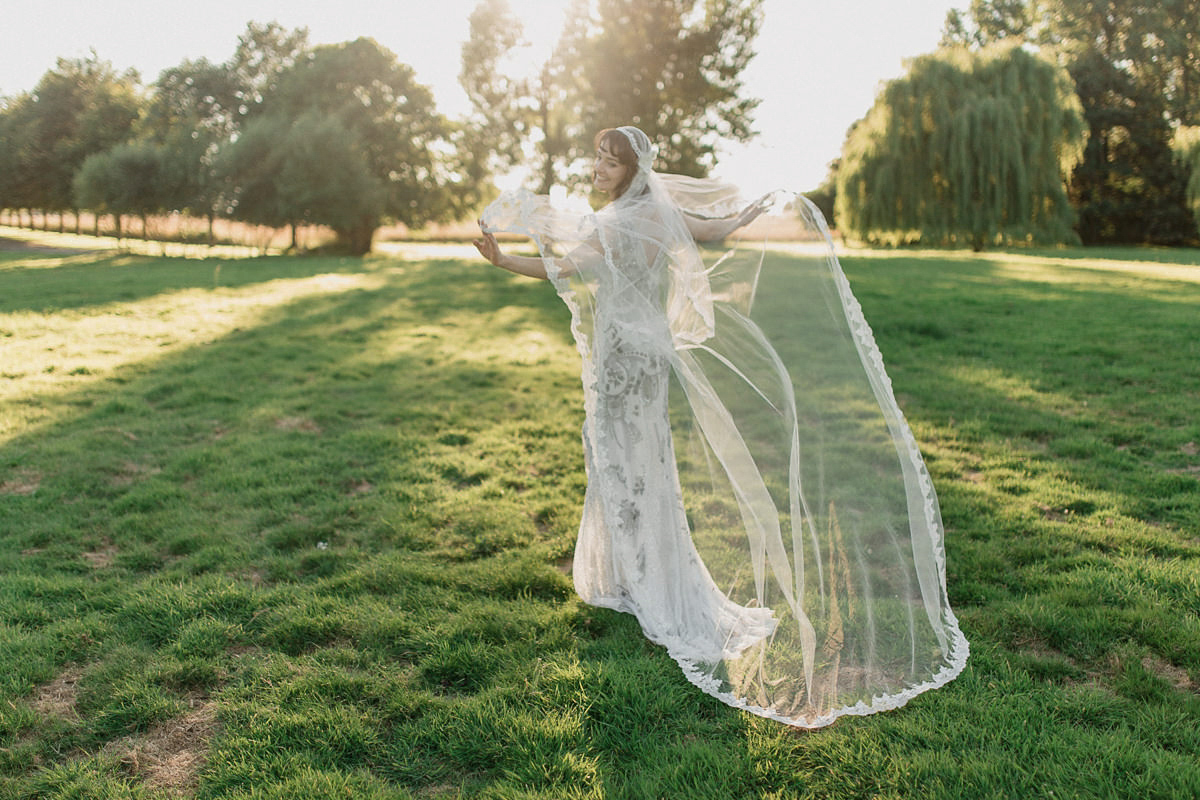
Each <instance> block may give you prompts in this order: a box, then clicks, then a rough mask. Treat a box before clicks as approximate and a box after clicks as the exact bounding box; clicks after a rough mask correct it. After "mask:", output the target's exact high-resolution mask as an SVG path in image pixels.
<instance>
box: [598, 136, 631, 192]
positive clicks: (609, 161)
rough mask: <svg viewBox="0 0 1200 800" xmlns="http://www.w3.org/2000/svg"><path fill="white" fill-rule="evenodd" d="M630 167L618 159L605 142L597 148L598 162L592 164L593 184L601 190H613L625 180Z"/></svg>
mask: <svg viewBox="0 0 1200 800" xmlns="http://www.w3.org/2000/svg"><path fill="white" fill-rule="evenodd" d="M628 172H629V167H627V166H625V165H624V164H622V163H621V162H620V161H617V157H616V156H615V155H613V153H612V151H611V150H609V149H608V148H607V147H605V146H604V145H603V144H601V145H600V147H599V148H598V149H597V150H596V163H595V164H594V165H593V166H592V186H594V187H595V188H596V190H597V191H600V192H611V191H612V190H613V189H616V188H617V187H618V186H620V185H621V181H623V180H625V175H626V173H628Z"/></svg>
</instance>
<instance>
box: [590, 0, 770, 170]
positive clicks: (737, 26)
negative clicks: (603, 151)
mask: <svg viewBox="0 0 1200 800" xmlns="http://www.w3.org/2000/svg"><path fill="white" fill-rule="evenodd" d="M761 22H762V3H761V1H760V0H741V1H740V2H739V1H738V0H708V2H705V3H704V4H703V5H702V6H700V4H698V3H697V2H696V1H695V0H599V3H598V6H597V14H596V16H595V17H594V33H593V34H592V35H591V36H589V37H587V38H586V39H585V40H584V42H583V43H582V45H581V48H580V50H581V52H580V55H579V57H580V59H581V61H582V64H583V67H582V72H583V74H584V75H585V76H586V85H587V89H588V91H589V94H590V96H591V97H592V98H593V100H594V102H593V103H591V104H589V105H588V106H587V107H586V108H585V111H584V115H583V117H584V124H585V127H586V128H587V129H589V130H595V129H598V128H601V127H610V126H612V125H614V124H620V123H621V122H629V123H632V124H634V125H637V126H638V127H640V128H641V129H642V130H644V131H645V132H646V133H647V135H649V136H650V139H651V141H654V142H657V143H658V145H659V154H658V158H659V163H660V164H661V165H662V167H663V169H666V170H668V171H671V172H680V173H683V174H692V175H704V174H707V172H708V171H709V170H710V169H711V168H712V167H713V166H714V164H715V161H716V145H717V142H718V141H719V140H720V139H733V140H737V141H744V140H746V139H749V138H750V137H751V135H752V130H751V128H750V119H751V115H752V113H753V111H754V109H755V107H756V106H757V105H758V100H756V99H752V98H746V97H743V96H742V80H741V74H742V71H743V70H744V69H745V68H746V65H747V64H749V62H750V59H751V58H753V57H754V51H753V50H752V44H753V42H754V38H755V36H757V34H758V28H759V25H760V24H761Z"/></svg>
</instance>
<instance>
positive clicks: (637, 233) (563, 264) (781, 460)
mask: <svg viewBox="0 0 1200 800" xmlns="http://www.w3.org/2000/svg"><path fill="white" fill-rule="evenodd" d="M653 158H654V148H653V147H652V145H651V143H650V141H649V139H648V138H647V137H646V135H645V133H643V132H642V131H641V130H639V129H637V128H633V127H629V126H626V127H622V128H618V129H611V130H606V131H602V132H601V133H600V134H599V135H598V136H597V137H596V161H595V166H594V171H593V184H594V187H595V188H596V189H597V190H599V191H601V192H605V193H607V194H608V195H609V198H610V202H609V203H608V204H607V205H606V206H604V207H603V208H602V209H600V210H599V211H597V212H595V213H582V214H580V213H571V212H568V211H564V210H561V209H557V208H555V207H553V206H552V205H551V204H550V202H549V200H548V198H546V197H541V196H535V195H532V194H530V193H528V192H523V191H522V192H514V193H506V194H505V195H502V196H501V197H500V198H499V199H498V200H497V201H496V202H494V203H493V204H492V205H491V206H489V207H488V209H487V210H486V211H485V212H484V215H483V218H482V219H481V222H480V224H481V228H482V230H483V234H482V236H481V238H479V239H478V240H476V242H475V244H476V246H477V247H478V249H479V251H480V253H481V254H482V255H483V256H484V258H486V259H487V260H488V261H490V262H491V263H493V264H495V265H497V266H500V267H502V268H505V269H508V270H510V271H513V272H516V273H519V274H523V275H528V276H531V277H537V278H546V279H549V280H550V281H551V282H552V283H553V284H554V286H555V288H556V290H557V291H558V293H559V294H560V296H561V297H562V298H563V300H564V301H565V302H566V303H567V305H568V307H569V308H570V310H571V314H572V332H573V334H574V337H575V341H576V344H577V346H578V349H579V351H580V354H581V356H582V359H583V383H584V403H585V410H586V421H585V424H584V436H583V438H584V450H585V463H586V466H587V473H588V488H587V494H586V497H585V500H584V509H583V518H582V522H581V525H580V531H579V539H578V542H577V544H576V549H575V558H574V569H573V573H574V580H575V587H576V590H577V592H578V593H579V595H580V597H581V598H582V599H583V600H584V601H586V602H588V603H591V604H593V605H598V606H605V607H608V608H613V609H616V610H618V611H624V612H629V613H632V614H634V615H635V616H636V617H637V619H638V621H639V622H640V623H641V626H642V629H643V631H644V632H645V633H646V635H647V636H648V637H649V638H650V639H651V640H653V641H655V642H657V643H659V644H661V645H663V646H664V647H666V648H667V650H668V652H669V653H670V654H671V656H672V657H674V658H675V660H676V661H677V662H678V663H679V664H680V666H681V667H682V668H683V670H684V673H685V674H686V675H687V677H688V678H689V679H690V680H691V681H692V682H693V683H695V684H696V685H697V686H699V687H700V688H702V689H704V690H705V691H707V692H709V693H710V694H712V695H714V696H716V697H718V698H720V699H722V700H723V701H725V702H727V703H729V704H731V705H734V706H737V707H740V708H744V709H746V710H748V711H751V712H753V713H757V714H760V715H762V716H767V717H771V718H774V719H778V720H780V721H782V722H786V723H788V724H792V725H797V726H801V727H819V726H821V725H825V724H828V723H829V722H832V721H833V720H834V719H836V718H837V717H839V716H841V715H843V714H848V713H849V714H865V713H871V712H873V711H878V710H883V709H886V708H894V707H896V706H898V705H901V704H903V703H904V702H906V701H907V700H908V699H909V698H911V697H913V696H915V695H916V694H918V693H920V692H921V691H924V690H925V689H928V688H932V687H934V686H937V685H941V684H942V683H945V682H946V681H948V680H950V679H952V678H953V677H954V676H955V675H957V674H958V672H959V671H961V669H962V668H963V665H964V663H965V660H966V657H967V644H966V640H965V638H964V637H963V636H962V634H961V632H960V631H959V629H958V625H957V621H956V620H955V619H954V616H953V613H952V612H951V611H950V608H949V605H948V603H947V602H946V596H945V577H944V556H943V551H942V530H941V521H940V517H939V515H938V512H937V505H936V499H935V498H934V495H933V489H932V485H931V484H930V481H929V477H928V473H927V472H926V471H925V468H924V464H923V462H922V461H921V457H920V454H919V452H918V450H917V447H916V444H915V442H914V441H913V439H912V435H911V433H910V432H909V430H908V427H907V425H905V424H904V421H903V417H902V416H901V415H900V412H899V409H898V408H897V406H896V403H895V399H894V398H893V396H892V393H891V387H890V384H889V383H888V382H887V377H886V374H885V373H884V372H883V367H882V361H881V360H880V358H879V354H878V350H877V349H876V348H875V344H874V341H873V339H872V337H871V334H870V330H869V328H867V326H866V324H865V322H864V321H863V320H862V317H861V311H859V309H858V304H857V302H855V301H854V298H853V295H851V294H850V291H849V286H848V285H847V284H846V282H845V279H844V277H843V276H842V273H841V270H840V267H839V266H838V264H837V260H836V258H834V257H833V255H832V248H831V245H830V244H829V241H828V234H827V232H826V231H825V228H824V224H823V221H821V220H820V216H819V214H818V213H816V211H815V209H813V208H812V206H811V204H808V203H807V202H806V201H803V199H802V198H798V197H797V196H795V195H789V194H786V193H782V192H780V193H774V194H772V195H768V196H766V197H764V198H761V199H760V200H759V201H757V202H754V203H749V204H747V203H745V202H744V201H743V200H742V199H741V198H740V196H739V195H738V193H737V191H736V189H735V188H734V187H731V186H727V185H723V184H719V183H716V182H714V181H708V180H697V179H690V178H684V177H682V176H672V175H662V174H659V173H655V172H654V171H653V169H652V164H653ZM763 213H767V214H770V215H787V216H789V217H792V218H798V219H801V220H804V221H806V222H807V223H809V226H810V229H811V233H812V234H813V235H812V237H811V240H812V243H813V244H812V245H810V246H809V247H808V248H806V249H804V250H802V252H801V253H800V254H798V255H795V256H792V257H791V258H782V259H772V260H771V261H767V260H765V259H764V257H763V256H764V250H763V248H762V247H759V248H754V249H748V248H739V247H733V248H728V249H727V248H710V247H708V246H706V245H705V244H704V243H710V242H720V241H722V240H725V239H727V238H728V237H730V236H731V235H733V234H735V233H736V232H738V231H740V230H741V229H743V228H744V227H745V226H746V225H748V224H749V223H751V222H753V221H754V220H755V219H757V218H758V217H759V216H760V215H761V214H763ZM501 230H503V231H512V232H517V233H521V234H525V235H528V236H530V237H531V238H532V239H533V240H534V242H535V243H536V244H537V247H538V251H539V255H538V256H514V255H511V254H508V253H504V252H502V251H501V249H500V247H499V246H498V244H497V242H496V239H495V237H494V235H493V233H494V232H496V231H501ZM698 242H700V243H701V244H697V243H698ZM813 245H815V247H814V246H813Z"/></svg>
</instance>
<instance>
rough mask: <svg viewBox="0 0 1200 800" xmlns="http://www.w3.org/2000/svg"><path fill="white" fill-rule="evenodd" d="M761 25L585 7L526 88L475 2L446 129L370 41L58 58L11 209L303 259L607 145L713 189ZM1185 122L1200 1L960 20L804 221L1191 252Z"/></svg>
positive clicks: (886, 104) (506, 10)
mask: <svg viewBox="0 0 1200 800" xmlns="http://www.w3.org/2000/svg"><path fill="white" fill-rule="evenodd" d="M761 24H762V0H703V2H701V0H574V3H573V5H572V6H571V9H570V11H569V13H568V14H567V17H566V23H565V25H564V28H563V30H562V32H561V34H560V35H559V36H558V38H557V39H556V40H555V41H554V42H553V43H552V44H553V46H552V47H550V48H549V54H548V55H547V56H546V57H545V58H544V59H543V61H542V62H541V64H540V65H539V67H538V68H537V69H536V70H534V71H533V72H532V73H523V72H521V71H518V70H517V69H516V68H515V67H514V59H513V53H514V52H516V51H519V50H521V49H522V48H523V47H526V46H528V45H529V44H530V43H529V42H528V41H526V38H525V33H524V31H523V29H522V26H521V22H520V20H519V18H517V17H516V16H515V15H514V14H513V12H512V10H511V8H510V7H509V6H508V4H507V2H506V0H480V2H479V3H478V5H477V6H476V8H475V10H474V12H473V13H472V14H471V17H470V20H469V29H470V34H469V38H468V40H467V42H465V43H464V45H463V48H462V61H461V64H462V70H461V73H460V76H459V82H460V84H461V85H462V87H463V88H464V89H465V91H466V93H467V95H468V97H469V99H470V101H471V108H472V111H471V112H470V113H469V114H468V115H467V116H466V117H465V118H463V119H458V120H450V119H447V118H446V117H445V116H444V115H442V114H440V113H439V112H438V111H437V108H436V105H435V102H434V97H433V94H432V92H431V91H430V89H429V88H428V87H426V86H423V85H422V84H420V83H419V82H417V80H416V79H415V75H414V73H413V70H412V69H411V68H410V67H409V66H407V65H406V64H404V63H402V61H401V60H400V59H399V58H398V57H397V56H396V55H395V54H393V53H391V52H389V51H388V50H386V49H385V48H383V47H381V46H380V45H379V44H378V43H376V42H375V41H373V40H371V39H358V40H356V41H352V42H344V43H340V44H333V45H317V46H314V45H312V44H310V43H309V41H308V38H307V33H306V32H305V31H304V30H292V31H289V30H286V29H284V28H282V27H280V26H279V25H276V24H266V25H262V24H255V23H251V24H250V25H249V26H248V27H247V29H246V31H245V33H244V34H243V35H242V36H241V37H240V38H239V39H238V42H237V44H236V47H235V49H234V52H233V55H232V56H231V57H230V58H229V59H228V60H226V61H225V62H222V63H211V62H209V61H207V60H205V59H199V60H195V61H184V62H182V63H181V64H179V65H178V66H175V67H172V68H170V69H167V70H164V71H163V72H162V73H161V74H160V75H159V76H158V78H157V80H156V81H154V82H153V83H152V84H150V85H149V86H143V85H142V84H141V83H140V81H139V78H138V76H137V75H136V74H135V73H133V72H118V71H117V70H115V69H114V68H113V67H112V65H111V64H108V63H107V62H104V61H102V60H100V59H99V58H98V57H96V56H92V57H90V58H85V59H78V60H66V59H63V60H60V61H59V62H58V64H57V66H56V67H55V68H54V69H52V70H50V71H48V72H47V73H46V74H45V76H43V78H42V79H41V81H39V83H38V85H37V86H36V87H35V88H34V89H33V90H32V91H30V92H26V93H22V94H19V95H17V96H16V97H12V98H7V99H3V100H0V208H10V209H26V210H30V209H36V210H40V211H42V212H43V213H46V212H49V213H57V214H59V218H60V221H61V219H62V217H63V215H64V214H67V213H73V214H74V215H75V219H76V227H78V219H79V212H80V210H83V209H86V210H90V211H93V212H95V213H96V214H110V215H112V216H113V218H114V219H115V220H117V221H118V225H119V224H120V222H119V221H120V220H121V218H122V217H124V216H130V215H132V216H141V217H142V218H143V220H145V219H146V218H147V217H149V216H151V215H157V214H161V213H165V212H183V213H187V214H190V215H192V216H196V217H200V218H207V219H208V220H209V222H210V230H211V224H212V221H213V220H215V219H217V218H229V219H234V220H240V221H244V222H248V223H253V224H258V225H266V226H271V227H276V228H287V227H289V226H290V227H291V229H292V231H293V243H294V242H295V230H296V227H297V226H298V225H323V226H327V227H328V228H329V229H331V230H332V231H333V232H334V234H335V236H336V246H337V247H338V248H340V249H341V250H343V251H346V252H350V253H365V252H367V251H368V250H369V249H370V246H371V240H372V237H373V234H374V232H375V231H376V229H377V228H378V227H379V226H380V225H381V224H382V223H384V222H385V221H393V222H399V223H403V224H404V225H407V226H409V227H420V226H422V225H424V224H426V223H430V222H439V221H450V220H456V219H464V218H469V217H470V216H471V215H472V214H474V213H475V212H476V211H477V209H478V208H479V207H480V206H481V205H482V204H483V203H485V202H486V201H487V200H489V199H490V196H491V193H492V192H494V191H495V190H494V188H492V187H493V183H492V180H491V178H492V177H493V176H494V175H496V174H498V173H500V172H503V171H506V170H508V169H510V168H511V167H513V166H514V165H516V164H518V163H523V164H529V163H533V164H536V170H535V172H534V174H533V175H532V177H531V178H530V181H531V183H532V184H535V185H536V187H537V188H538V189H539V190H540V191H542V192H546V191H548V190H549V188H550V187H551V186H553V185H556V184H563V183H567V184H570V183H571V182H572V181H573V180H574V181H578V180H580V179H581V177H582V176H583V175H585V174H586V172H585V171H584V170H582V169H580V160H581V159H586V158H587V157H589V151H590V136H591V134H592V133H593V132H594V131H595V130H598V129H600V128H603V127H609V126H612V125H615V124H621V123H625V122H629V123H632V124H635V125H638V126H640V127H641V128H642V129H643V130H645V131H646V132H647V133H648V134H649V135H650V136H651V138H652V139H653V140H655V141H656V142H657V143H658V144H659V146H660V156H659V162H658V164H657V166H658V168H659V169H663V170H667V171H672V172H680V173H685V174H691V175H704V174H707V172H708V171H709V170H710V169H711V168H712V167H713V166H714V165H715V157H716V149H717V145H718V143H719V142H720V141H721V140H723V139H724V140H734V141H744V140H746V139H748V138H750V137H751V136H752V135H753V129H752V123H753V114H754V110H755V107H756V105H757V102H758V101H757V100H756V99H755V98H751V97H747V96H745V92H744V86H743V84H742V79H741V75H742V72H743V70H744V68H745V67H746V65H747V64H748V63H749V61H750V59H751V58H753V55H754V50H753V44H754V40H755V37H756V35H757V33H758V30H759V27H760V26H761ZM546 44H551V43H546ZM804 66H805V65H803V64H800V63H798V64H797V69H798V70H799V69H802V68H803V67H804ZM1198 116H1200V0H1156V2H1154V3H1150V2H1147V0H1110V2H1106V3H1094V2H1091V0H971V4H970V6H969V8H968V9H966V10H962V11H959V10H955V11H951V12H950V14H949V15H948V17H947V20H946V24H945V27H944V29H943V40H942V43H941V46H940V47H939V49H938V50H937V51H936V52H934V53H930V54H928V55H924V56H920V57H918V58H915V59H913V60H912V61H911V62H910V63H909V65H908V69H907V72H906V74H905V75H904V76H902V77H901V78H898V79H897V80H895V81H892V82H890V83H889V84H887V85H886V86H885V87H884V88H883V89H882V90H881V91H880V92H879V94H878V96H877V98H876V101H875V103H874V105H873V107H872V108H871V109H870V110H869V111H868V112H867V114H866V115H865V116H864V117H863V118H862V119H860V120H859V121H858V122H856V123H855V124H854V125H853V126H851V128H850V130H849V131H848V132H847V136H846V141H845V144H844V146H843V150H842V153H841V155H840V157H839V158H838V159H837V160H835V161H834V162H833V164H832V165H831V173H830V178H829V180H828V181H827V182H826V185H825V186H823V187H821V188H820V189H819V190H817V191H816V192H814V193H813V198H814V199H815V200H816V201H817V202H818V205H820V206H821V207H822V209H823V210H824V211H825V212H826V215H827V216H830V217H833V218H834V222H835V224H836V226H837V227H838V228H840V229H841V230H842V231H843V232H844V233H846V234H847V235H849V236H852V237H855V238H859V239H862V240H866V241H868V242H894V243H902V242H921V243H923V244H927V245H950V246H958V245H969V246H971V247H974V248H977V249H979V248H983V247H987V246H994V245H998V244H1014V243H1042V242H1045V243H1052V242H1083V243H1086V244H1115V243H1151V244H1166V245H1178V244H1194V243H1195V242H1196V240H1197V218H1198V215H1200V119H1198ZM797 135H799V136H802V135H803V132H802V131H798V132H797ZM144 229H145V225H144V224H143V230H144Z"/></svg>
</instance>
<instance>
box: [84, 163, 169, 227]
mask: <svg viewBox="0 0 1200 800" xmlns="http://www.w3.org/2000/svg"><path fill="white" fill-rule="evenodd" d="M166 163H167V162H166V152H165V150H164V148H162V147H161V146H159V145H155V144H153V143H150V142H145V141H143V142H127V143H124V144H119V145H117V146H116V147H114V148H112V149H111V150H107V151H105V152H103V153H94V154H93V155H90V156H88V158H87V159H86V160H85V161H84V162H83V165H82V166H81V167H80V169H79V171H78V173H77V174H76V175H75V178H74V181H73V190H72V191H73V192H74V194H75V201H74V202H75V204H76V205H77V206H79V207H83V208H90V209H92V210H94V211H96V212H97V213H101V212H107V213H110V214H112V215H113V216H114V217H115V218H116V219H117V234H118V236H119V235H120V232H121V223H120V217H121V216H122V215H124V214H131V215H136V216H137V217H139V218H140V219H141V221H142V238H144V239H145V238H149V217H150V215H151V214H157V213H159V212H160V211H162V210H163V209H164V207H165V205H166V203H167V202H168V199H169V198H170V196H171V194H172V187H171V185H170V180H169V177H168V174H167V169H166Z"/></svg>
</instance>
